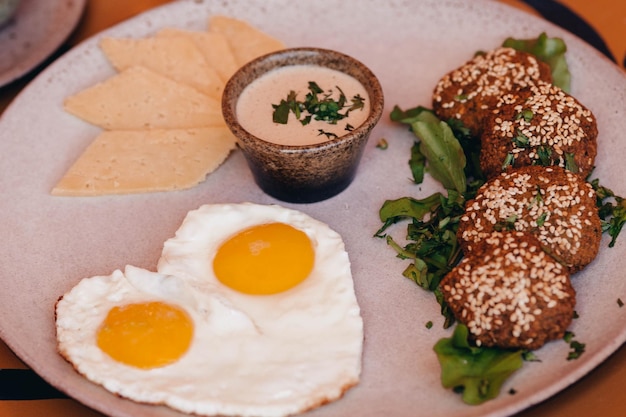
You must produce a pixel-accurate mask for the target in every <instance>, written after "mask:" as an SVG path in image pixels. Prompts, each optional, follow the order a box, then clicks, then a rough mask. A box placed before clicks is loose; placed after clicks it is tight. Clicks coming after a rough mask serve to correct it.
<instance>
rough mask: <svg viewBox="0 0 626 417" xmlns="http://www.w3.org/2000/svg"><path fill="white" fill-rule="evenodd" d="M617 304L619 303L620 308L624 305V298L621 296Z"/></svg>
mask: <svg viewBox="0 0 626 417" xmlns="http://www.w3.org/2000/svg"><path fill="white" fill-rule="evenodd" d="M617 305H618V306H619V307H620V308H622V307H624V302H623V301H622V299H621V298H618V299H617Z"/></svg>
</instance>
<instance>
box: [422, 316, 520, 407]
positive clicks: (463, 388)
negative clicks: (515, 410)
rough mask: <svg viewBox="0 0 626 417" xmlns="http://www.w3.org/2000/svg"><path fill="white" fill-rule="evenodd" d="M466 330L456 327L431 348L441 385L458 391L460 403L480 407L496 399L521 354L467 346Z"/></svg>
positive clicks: (459, 325)
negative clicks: (436, 360) (479, 405)
mask: <svg viewBox="0 0 626 417" xmlns="http://www.w3.org/2000/svg"><path fill="white" fill-rule="evenodd" d="M468 334H469V332H468V330H467V327H465V326H464V325H462V324H458V325H457V326H456V327H455V329H454V333H453V334H452V337H450V338H443V339H440V340H439V341H438V342H437V343H436V344H435V347H434V350H435V353H436V354H437V358H438V359H439V364H440V366H441V383H442V385H443V386H444V387H445V388H451V389H454V390H455V391H457V392H461V393H462V396H463V401H464V402H465V403H467V404H470V405H477V404H481V403H483V402H485V401H488V400H490V399H493V398H496V397H497V396H498V394H499V393H500V389H501V388H502V384H503V383H504V381H506V379H507V378H508V377H509V376H510V375H511V374H513V373H514V372H515V371H517V370H518V369H520V368H521V367H522V365H523V362H524V360H523V351H521V350H514V351H513V350H504V349H498V348H488V347H476V346H472V345H470V343H469V342H468V339H467V336H468Z"/></svg>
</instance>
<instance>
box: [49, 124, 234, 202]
mask: <svg viewBox="0 0 626 417" xmlns="http://www.w3.org/2000/svg"><path fill="white" fill-rule="evenodd" d="M234 147H235V138H234V136H233V135H232V134H231V132H230V131H229V130H228V128H226V127H214V128H200V129H156V130H142V131H105V132H102V133H101V134H100V135H99V136H98V137H97V138H96V139H95V141H94V142H92V143H91V145H89V147H88V148H87V149H86V150H85V151H84V152H83V154H82V155H81V156H80V157H79V158H78V160H77V161H76V162H75V163H74V165H72V167H70V169H69V170H68V172H67V173H66V174H65V176H64V177H63V178H62V179H61V180H60V181H59V183H58V184H57V185H56V186H55V187H54V189H53V190H52V194H53V195H57V196H97V195H104V194H128V193H143V192H154V191H168V190H175V189H185V188H190V187H193V186H194V185H196V184H198V183H200V182H202V181H203V180H204V179H205V178H206V176H207V175H208V174H209V173H211V172H212V171H214V170H215V169H216V168H217V167H218V166H219V165H220V164H221V163H222V162H223V161H224V160H225V159H226V157H227V156H228V154H229V152H230V151H231V150H232V149H233V148H234Z"/></svg>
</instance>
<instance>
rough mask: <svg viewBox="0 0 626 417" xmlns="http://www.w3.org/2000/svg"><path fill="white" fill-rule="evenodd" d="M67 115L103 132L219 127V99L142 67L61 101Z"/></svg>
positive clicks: (132, 68) (121, 73)
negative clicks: (73, 116)
mask: <svg viewBox="0 0 626 417" xmlns="http://www.w3.org/2000/svg"><path fill="white" fill-rule="evenodd" d="M64 108H65V110H66V111H67V112H69V113H71V114H73V115H75V116H77V117H80V118H81V119H83V120H85V121H87V122H89V123H92V124H94V125H96V126H100V127H102V128H104V129H111V130H114V129H117V130H126V129H154V128H165V129H175V128H192V127H206V126H222V125H223V124H224V118H223V117H222V110H221V103H220V101H219V100H216V99H214V98H211V97H209V96H207V95H206V94H202V93H200V92H199V91H198V90H196V89H195V88H193V87H189V86H187V85H185V84H181V83H178V82H176V81H173V80H171V79H169V78H167V77H164V76H162V75H159V74H157V73H155V72H154V71H151V70H149V69H147V68H144V67H131V68H128V69H127V70H124V71H122V72H120V73H119V74H117V75H115V76H112V77H111V78H109V79H107V80H105V81H103V82H101V83H98V84H96V85H94V86H92V87H89V88H87V89H85V90H83V91H81V92H79V93H77V94H75V95H73V96H71V97H68V98H67V99H66V100H65V102H64Z"/></svg>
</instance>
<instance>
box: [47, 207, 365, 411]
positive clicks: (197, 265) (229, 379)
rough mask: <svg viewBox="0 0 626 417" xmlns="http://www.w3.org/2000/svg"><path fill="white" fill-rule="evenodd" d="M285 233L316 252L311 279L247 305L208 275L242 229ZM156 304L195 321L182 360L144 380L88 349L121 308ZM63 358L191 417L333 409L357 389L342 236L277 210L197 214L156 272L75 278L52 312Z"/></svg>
mask: <svg viewBox="0 0 626 417" xmlns="http://www.w3.org/2000/svg"><path fill="white" fill-rule="evenodd" d="M268 222H283V223H286V224H289V225H291V226H294V227H296V228H298V229H300V230H302V231H304V232H305V233H307V235H308V236H309V238H310V239H311V241H312V242H313V245H314V248H315V264H314V267H313V271H312V272H311V274H310V276H309V277H308V278H307V279H306V280H305V281H303V282H302V283H300V284H299V285H297V286H296V287H294V288H292V289H290V290H287V291H285V292H282V293H279V294H273V295H260V296H259V295H247V294H242V293H239V292H237V291H235V290H232V289H230V288H228V287H226V286H224V285H223V284H221V283H220V282H219V281H218V280H217V278H216V277H215V275H214V273H213V268H212V262H213V256H214V254H215V252H216V250H217V248H218V247H219V245H220V244H221V243H222V242H223V241H224V240H226V239H227V238H229V237H230V236H232V235H234V234H236V233H237V232H239V231H241V230H242V229H246V228H248V227H250V226H253V225H257V224H263V223H268ZM158 300H161V301H164V302H169V303H174V304H177V305H179V306H181V307H183V308H184V309H185V310H186V311H187V312H188V313H189V315H190V316H191V318H192V320H193V322H194V336H193V339H192V343H191V347H190V348H189V350H188V351H187V352H186V353H185V354H184V356H183V357H182V358H180V360H178V361H177V362H175V363H172V364H170V365H167V366H163V367H160V368H154V369H149V370H144V369H138V368H134V367H132V366H128V365H124V364H122V363H119V362H117V361H115V360H113V359H112V358H110V357H109V356H108V355H107V354H106V353H104V352H103V351H101V350H100V349H99V348H98V346H97V344H96V335H97V330H98V328H99V327H100V325H101V323H102V321H103V320H104V318H105V317H106V315H107V313H108V311H109V310H110V309H111V308H112V307H114V306H117V305H125V304H129V303H135V302H144V301H158ZM56 317H57V321H56V326H57V339H58V346H59V352H60V353H61V354H62V355H63V356H64V357H65V358H66V359H67V360H68V361H70V362H71V363H72V364H73V365H74V367H75V368H76V369H77V371H78V372H80V373H81V374H83V375H84V376H85V377H87V378H88V379H90V380H92V381H93V382H96V383H98V384H101V385H103V386H104V387H105V388H106V389H108V390H109V391H111V392H114V393H116V394H118V395H120V396H123V397H126V398H130V399H132V400H135V401H138V402H146V403H154V404H164V405H167V406H169V407H172V408H174V409H177V410H180V411H183V412H187V413H195V414H199V415H241V416H286V415H290V414H295V413H299V412H302V411H305V410H308V409H310V408H313V407H316V406H318V405H320V404H324V403H326V402H328V401H332V400H335V399H337V398H340V397H341V396H342V395H343V394H344V392H345V391H346V390H347V389H348V388H349V387H351V386H353V385H355V384H357V383H358V381H359V377H360V372H361V355H362V345H363V323H362V319H361V315H360V309H359V305H358V303H357V300H356V296H355V293H354V287H353V282H352V275H351V271H350V262H349V259H348V254H347V252H346V251H345V248H344V244H343V241H342V239H341V236H340V235H339V234H337V233H336V232H335V231H333V230H332V229H330V228H329V227H328V226H327V225H325V224H324V223H322V222H320V221H317V220H315V219H313V218H311V217H309V216H307V215H305V214H304V213H301V212H299V211H296V210H291V209H286V208H284V207H280V206H274V205H267V206H265V205H256V204H251V203H244V204H219V205H205V206H202V207H200V208H199V209H197V210H194V211H191V212H189V213H188V215H187V217H186V218H185V220H184V221H183V223H182V225H181V227H180V228H179V230H178V231H177V232H176V235H175V236H174V237H173V238H171V239H169V240H168V241H166V242H165V244H164V247H163V253H162V256H161V258H160V260H159V262H158V272H156V273H155V272H150V271H146V270H143V269H139V268H135V267H131V266H127V267H126V269H125V271H124V272H122V271H119V270H116V271H114V272H113V273H112V274H111V275H110V276H95V277H92V278H86V279H83V280H82V281H81V282H80V283H79V284H77V285H76V286H75V287H74V288H73V289H72V290H71V291H69V292H68V293H67V294H65V295H64V296H63V297H62V298H61V299H60V300H59V302H58V303H57V306H56Z"/></svg>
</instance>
